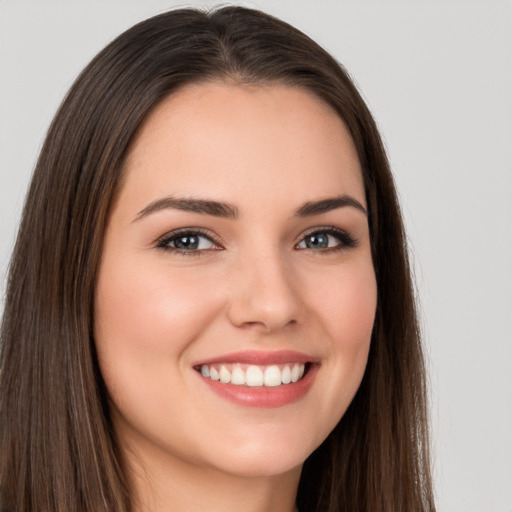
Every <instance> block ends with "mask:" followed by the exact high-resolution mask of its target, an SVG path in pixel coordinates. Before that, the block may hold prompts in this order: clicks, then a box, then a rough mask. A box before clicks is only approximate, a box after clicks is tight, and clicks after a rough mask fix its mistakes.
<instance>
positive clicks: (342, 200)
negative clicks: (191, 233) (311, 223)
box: [134, 195, 367, 222]
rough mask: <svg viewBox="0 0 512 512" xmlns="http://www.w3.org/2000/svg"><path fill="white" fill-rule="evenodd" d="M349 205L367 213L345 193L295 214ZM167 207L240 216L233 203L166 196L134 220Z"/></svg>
mask: <svg viewBox="0 0 512 512" xmlns="http://www.w3.org/2000/svg"><path fill="white" fill-rule="evenodd" d="M347 206H349V207H353V208H356V209H357V210H359V211H361V212H362V213H364V214H365V215H367V211H366V208H365V207H364V206H363V205H362V204H361V203H360V202H359V201H358V200H357V199H355V198H353V197H351V196H348V195H343V196H338V197H330V198H327V199H321V200H319V201H312V202H307V203H304V204H303V205H302V206H301V207H300V208H299V209H298V210H297V211H296V212H295V213H294V216H296V217H310V216H313V215H319V214H321V213H325V212H328V211H331V210H336V209H338V208H344V207H347ZM167 209H173V210H181V211H185V212H194V213H200V214H204V215H212V216H213V217H224V218H228V219H236V218H238V217H239V211H238V208H237V207H236V206H235V205H233V204H229V203H224V202H220V201H212V200H206V199H188V198H175V197H164V198H162V199H157V200H156V201H153V202H152V203H150V204H149V205H148V206H146V207H145V208H144V209H142V210H141V211H140V212H139V213H138V214H137V216H136V217H135V219H134V222H135V221H137V220H140V219H142V218H143V217H146V216H148V215H150V214H152V213H156V212H158V211H161V210H167Z"/></svg>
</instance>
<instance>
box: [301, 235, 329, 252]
mask: <svg viewBox="0 0 512 512" xmlns="http://www.w3.org/2000/svg"><path fill="white" fill-rule="evenodd" d="M305 242H306V247H308V249H325V248H327V247H328V246H329V239H328V235H326V234H322V233H316V234H313V235H309V236H308V237H307V238H306V240H305Z"/></svg>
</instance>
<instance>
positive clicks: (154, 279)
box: [0, 7, 434, 512]
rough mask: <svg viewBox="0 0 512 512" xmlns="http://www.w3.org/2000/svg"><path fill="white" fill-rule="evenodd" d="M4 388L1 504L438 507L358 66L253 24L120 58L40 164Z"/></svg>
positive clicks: (84, 85) (143, 28)
mask: <svg viewBox="0 0 512 512" xmlns="http://www.w3.org/2000/svg"><path fill="white" fill-rule="evenodd" d="M0 389H1V397H2V398H1V425H2V427H1V432H2V434H1V453H2V457H1V460H2V463H1V464H2V465H1V468H2V469H1V473H0V478H1V488H2V499H3V503H2V505H3V507H4V508H5V509H6V510H8V511H13V512H14V511H22V510H23V511H27V510H31V511H36V510H45V511H49V510H52V511H53V510H55V511H64V510H66V511H69V510H76V511H80V510H82V511H90V510H95V511H96V510H97V511H100V510H104V511H112V510H116V511H118V510H119V511H128V510H133V511H142V510H144V511H146V510H147V511H159V510H181V511H191V510H199V509H200V508H201V509H203V508H205V507H208V508H209V509H210V510H244V511H247V512H249V511H258V510H259V511H263V510H282V511H291V510H296V509H295V506H297V508H298V510H301V511H302V512H304V511H315V510H316V511H322V512H323V511H341V510H346V511H353V510H371V511H379V510H381V511H387V510H407V511H413V510H418V511H420V510H421V511H425V510H429V511H430V510H434V504H433V498H432V490H431V482H430V474H429V460H428V439H427V420H426V399H425V375H424V368H423V361H422V354H421V345H420V339H419V334H418V327H417V322H416V315H415V308H414V301H413V292H412V285H411V280H410V271H409V267H408V262H407V254H406V249H405V236H404V232H403V226H402V221H401V217H400V212H399V207H398V203H397V200H396V194H395V191H394V187H393V181H392V178H391V175H390V172H389V169H388V164H387V161H386V157H385V153H384V150H383V147H382V144H381V141H380V138H379V135H378V132H377V130H376V127H375V123H374V122H373V119H372V117H371V115H370V113H369V112H368V110H367V108H366V106H365V105H364V102H363V101H362V99H361V98H360V96H359V94H358V93H357V91H356V89H355V88H354V86H353V84H352V83H351V81H350V79H349V78H348V76H347V74H346V72H345V71H344V70H343V69H342V68H341V67H340V66H339V64H337V63H336V62H335V61H334V59H332V57H330V56H329V55H328V54H327V53H326V52H325V51H324V50H322V49H321V48H319V47H318V45H316V44H315V43H314V42H312V41H311V40H310V39H309V38H307V37H306V36H305V35H304V34H302V33H300V32H299V31H297V30H295V29H293V28H292V27H290V26H289V25H287V24H285V23H283V22H281V21H279V20H276V19H274V18H272V17H270V16H268V15H265V14H263V13H260V12H258V11H253V10H249V9H244V8H239V7H227V8H223V9H219V10H215V11H212V12H210V13H203V12H198V11H194V10H178V11H172V12H169V13H166V14H162V15H160V16H157V17H155V18H152V19H149V20H147V21H145V22H142V23H140V24H138V25H136V26H135V27H133V28H132V29H130V30H128V31H127V32H125V33H124V34H122V35H121V36H120V37H118V38H117V39H116V40H115V41H114V42H113V43H111V44H110V45H109V46H107V48H105V50H103V51H102V52H101V53H100V54H99V55H98V56H97V57H96V58H95V59H94V60H93V61H92V62H91V64H90V65H89V66H88V67H87V68H86V69H85V70H84V72H83V73H82V74H81V76H80V77H79V78H78V79H77V81H76V83H75V84H74V85H73V87H72V89H71V91H70V92H69V94H68V96H67V97H66V99H65V100H64V102H63V104H62V106H61V108H60V110H59V112H58V113H57V115H56V117H55V120H54V122H53V124H52V126H51V127H50V130H49V133H48V136H47V139H46V142H45V144H44V147H43V149H42V152H41V155H40V158H39V161H38V164H37V167H36V171H35V174H34V178H33V181H32V185H31V188H30V191H29V194H28V197H27V200H26V206H25V210H24V214H23V219H22V224H21V228H20V232H19V237H18V241H17V245H16V248H15V252H14V255H13V259H12V263H11V268H10V275H9V284H8V291H7V300H6V308H5V313H4V319H3V325H2V372H1V381H0Z"/></svg>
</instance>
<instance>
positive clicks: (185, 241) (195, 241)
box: [174, 235, 199, 249]
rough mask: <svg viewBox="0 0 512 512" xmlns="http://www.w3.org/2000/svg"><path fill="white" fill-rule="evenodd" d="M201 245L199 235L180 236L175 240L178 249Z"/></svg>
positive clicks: (195, 247)
mask: <svg viewBox="0 0 512 512" xmlns="http://www.w3.org/2000/svg"><path fill="white" fill-rule="evenodd" d="M198 246H199V237H198V236H195V235H185V236H180V237H179V238H176V239H175V240H174V247H176V249H197V248H198Z"/></svg>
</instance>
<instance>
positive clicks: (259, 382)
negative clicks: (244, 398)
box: [245, 365, 263, 387]
mask: <svg viewBox="0 0 512 512" xmlns="http://www.w3.org/2000/svg"><path fill="white" fill-rule="evenodd" d="M245 380H246V382H247V385H248V386H251V387H257V386H263V372H262V371H261V370H260V369H259V368H258V367H257V366H252V365H251V366H249V367H248V368H247V370H246V372H245Z"/></svg>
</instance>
